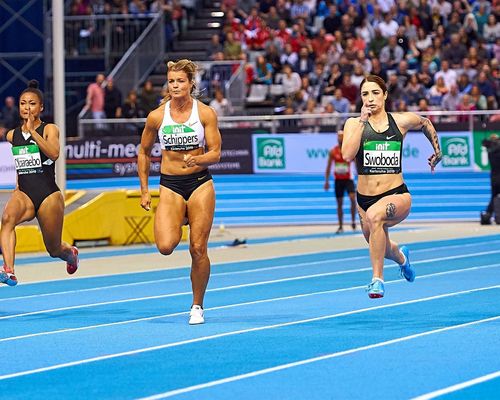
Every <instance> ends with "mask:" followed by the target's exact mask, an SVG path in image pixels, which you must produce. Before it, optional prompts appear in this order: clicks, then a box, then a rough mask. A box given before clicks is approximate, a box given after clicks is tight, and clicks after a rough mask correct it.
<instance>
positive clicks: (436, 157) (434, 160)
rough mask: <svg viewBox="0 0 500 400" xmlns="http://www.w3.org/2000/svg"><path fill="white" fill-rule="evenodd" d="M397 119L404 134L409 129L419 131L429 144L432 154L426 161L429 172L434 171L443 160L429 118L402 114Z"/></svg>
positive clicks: (434, 129)
mask: <svg viewBox="0 0 500 400" xmlns="http://www.w3.org/2000/svg"><path fill="white" fill-rule="evenodd" d="M398 117H399V118H398V123H399V124H401V125H400V126H401V127H402V128H403V129H404V130H405V133H406V132H407V131H409V130H410V129H421V130H422V132H423V133H424V135H425V137H426V138H427V140H428V141H429V142H430V143H431V146H432V148H433V149H434V154H432V155H431V156H430V157H429V159H428V161H429V165H430V167H431V171H434V167H435V166H436V165H437V164H438V163H439V162H440V161H441V159H442V158H443V153H441V148H440V147H439V139H438V136H437V132H436V128H434V125H432V122H431V121H430V119H429V118H426V117H422V116H420V115H417V114H414V113H409V112H407V113H402V114H400V115H399V116H398Z"/></svg>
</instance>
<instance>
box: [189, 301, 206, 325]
mask: <svg viewBox="0 0 500 400" xmlns="http://www.w3.org/2000/svg"><path fill="white" fill-rule="evenodd" d="M203 323H205V318H203V308H202V307H201V306H199V305H198V304H195V305H193V307H191V311H190V313H189V325H198V324H203Z"/></svg>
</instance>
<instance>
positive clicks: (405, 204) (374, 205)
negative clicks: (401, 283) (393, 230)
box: [342, 75, 442, 298]
mask: <svg viewBox="0 0 500 400" xmlns="http://www.w3.org/2000/svg"><path fill="white" fill-rule="evenodd" d="M360 91H361V100H362V103H363V106H362V108H361V116H360V117H357V118H349V119H348V120H347V121H346V123H345V127H344V142H343V144H342V156H343V157H344V159H345V160H346V161H350V160H353V159H355V160H356V168H357V171H358V188H357V190H358V192H357V203H358V212H359V218H360V223H361V227H362V230H363V234H364V236H365V239H366V241H367V242H368V244H369V248H370V259H371V264H372V268H373V278H372V281H371V283H370V284H369V285H368V287H367V291H368V296H369V297H371V298H378V297H383V296H384V258H388V259H390V260H393V261H395V262H397V263H398V264H399V266H400V271H401V275H402V276H403V277H404V278H405V279H406V280H407V281H409V282H413V281H414V279H415V271H414V270H413V269H412V268H411V266H410V259H409V250H408V248H407V247H406V246H403V247H401V249H400V248H399V246H398V245H397V243H395V242H393V241H392V240H391V239H390V238H389V228H390V227H392V226H395V225H397V224H399V223H400V222H401V221H403V220H404V219H405V218H406V217H407V216H408V214H409V213H410V207H411V195H410V193H409V191H408V188H407V187H406V185H405V183H404V181H403V175H402V149H403V139H404V137H405V135H406V133H407V132H408V131H409V130H415V129H421V130H422V131H423V133H424V135H425V136H426V137H427V139H428V140H429V142H430V143H431V145H432V147H433V149H434V154H432V155H431V156H430V157H429V165H430V167H431V171H433V170H434V167H435V166H436V164H437V163H439V161H440V160H441V157H442V154H441V150H440V148H439V142H438V137H437V134H436V130H435V129H434V126H433V125H432V123H431V122H430V121H429V119H428V118H424V117H421V116H419V115H417V114H414V113H411V112H403V113H397V114H390V113H388V112H386V110H385V100H386V99H387V86H386V84H385V82H384V80H383V79H382V78H380V77H378V76H376V75H368V76H367V77H366V78H365V79H364V80H363V81H362V82H361V85H360Z"/></svg>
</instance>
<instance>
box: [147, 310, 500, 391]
mask: <svg viewBox="0 0 500 400" xmlns="http://www.w3.org/2000/svg"><path fill="white" fill-rule="evenodd" d="M498 319H500V316H496V317H492V318H485V319H480V320H477V321H472V322H467V323H465V324H459V325H452V326H447V327H445V328H439V329H433V330H431V331H426V332H421V333H417V334H414V335H409V336H403V337H400V338H397V339H392V340H387V341H385V342H380V343H375V344H370V345H368V346H362V347H356V348H354V349H350V350H344V351H339V352H337V353H331V354H325V355H323V356H320V357H314V358H308V359H306V360H301V361H296V362H293V363H288V364H282V365H278V366H276V367H271V368H265V369H261V370H258V371H253V372H249V373H246V374H241V375H235V376H231V377H229V378H224V379H218V380H216V381H212V382H207V383H202V384H199V385H193V386H188V387H185V388H182V389H177V390H171V391H168V392H164V393H159V394H156V395H154V396H148V397H143V398H141V399H140V400H159V399H166V398H168V397H172V396H176V395H179V394H182V393H188V392H194V391H196V390H201V389H206V388H209V387H213V386H218V385H223V384H225V383H230V382H236V381H240V380H243V379H248V378H253V377H256V376H260V375H265V374H269V373H272V372H276V371H282V370H285V369H289V368H294V367H298V366H301V365H307V364H312V363H314V362H318V361H323V360H329V359H332V358H337V357H342V356H346V355H349V354H354V353H359V352H361V351H366V350H371V349H376V348H378V347H384V346H389V345H392V344H396V343H401V342H405V341H408V340H412V339H417V338H420V337H423V336H429V335H434V334H436V333H442V332H447V331H451V330H454V329H461V328H466V327H469V326H474V325H479V324H483V323H487V322H492V321H496V320H498Z"/></svg>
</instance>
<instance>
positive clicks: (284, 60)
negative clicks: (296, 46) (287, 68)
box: [280, 43, 299, 66]
mask: <svg viewBox="0 0 500 400" xmlns="http://www.w3.org/2000/svg"><path fill="white" fill-rule="evenodd" d="M298 60H299V56H298V54H297V53H296V52H294V51H293V48H292V44H291V43H285V47H284V51H283V54H281V57H280V62H281V65H285V64H289V65H292V66H293V65H295V64H296V63H297V61H298Z"/></svg>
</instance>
